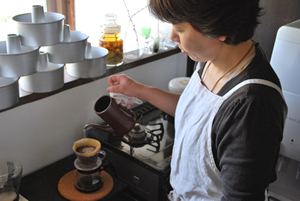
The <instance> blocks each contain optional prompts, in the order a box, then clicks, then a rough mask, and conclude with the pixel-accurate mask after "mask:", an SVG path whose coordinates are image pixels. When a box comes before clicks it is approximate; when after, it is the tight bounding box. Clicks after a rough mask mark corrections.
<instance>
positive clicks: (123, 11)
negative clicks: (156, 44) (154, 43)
mask: <svg viewBox="0 0 300 201" xmlns="http://www.w3.org/2000/svg"><path fill="white" fill-rule="evenodd" d="M124 2H125V3H126V6H127V8H126V7H125V3H124ZM147 2H148V0H109V1H108V0H86V1H82V0H75V22H76V30H77V31H81V32H83V33H85V34H87V35H89V39H88V41H89V42H90V43H91V44H92V45H94V46H98V41H99V37H100V35H101V30H100V26H101V24H103V23H104V15H105V14H106V13H114V14H117V20H116V22H117V24H119V25H121V37H123V39H124V35H125V32H126V30H127V29H128V27H129V26H128V23H129V15H130V16H133V15H134V16H133V17H132V21H133V23H134V25H135V28H136V30H137V32H139V33H141V27H142V26H150V27H151V35H152V36H153V35H155V34H156V33H157V23H158V20H157V19H155V18H154V17H153V16H151V15H150V14H149V11H148V8H147ZM127 9H128V11H127ZM128 12H129V15H128ZM159 26H160V29H161V27H166V28H167V29H169V31H170V29H171V25H170V24H166V23H161V22H160V24H159Z"/></svg>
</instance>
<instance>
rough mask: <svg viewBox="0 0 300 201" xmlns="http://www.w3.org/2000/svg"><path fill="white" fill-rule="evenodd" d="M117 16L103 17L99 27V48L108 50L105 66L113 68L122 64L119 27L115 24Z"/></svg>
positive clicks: (108, 15)
mask: <svg viewBox="0 0 300 201" xmlns="http://www.w3.org/2000/svg"><path fill="white" fill-rule="evenodd" d="M116 19H117V15H115V14H112V13H108V14H106V15H105V23H104V24H103V25H102V26H101V34H102V35H101V37H100V39H99V46H100V47H104V48H106V49H107V50H108V55H107V62H106V64H107V66H110V67H114V66H119V65H121V64H122V63H123V40H122V39H121V37H120V32H121V26H120V25H118V24H116Z"/></svg>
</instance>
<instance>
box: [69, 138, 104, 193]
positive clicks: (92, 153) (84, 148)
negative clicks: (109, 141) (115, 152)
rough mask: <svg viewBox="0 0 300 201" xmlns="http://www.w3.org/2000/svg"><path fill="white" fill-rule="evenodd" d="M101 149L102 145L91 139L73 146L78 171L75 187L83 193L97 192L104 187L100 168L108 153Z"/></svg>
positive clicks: (79, 141)
mask: <svg viewBox="0 0 300 201" xmlns="http://www.w3.org/2000/svg"><path fill="white" fill-rule="evenodd" d="M100 147H101V143H100V142H99V141H98V140H95V139H91V138H83V139H80V140H78V141H76V142H75V143H74V145H73V151H74V152H75V154H76V156H77V159H76V160H75V161H74V166H75V167H76V169H77V173H76V181H75V186H76V188H77V189H79V190H81V191H87V192H88V191H95V190H98V189H99V188H101V187H102V185H103V179H102V176H101V172H100V171H101V169H100V166H101V164H102V160H103V159H104V158H105V156H106V152H105V151H103V150H100ZM100 154H101V157H99V155H100Z"/></svg>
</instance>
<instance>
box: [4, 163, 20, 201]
mask: <svg viewBox="0 0 300 201" xmlns="http://www.w3.org/2000/svg"><path fill="white" fill-rule="evenodd" d="M21 177H22V165H21V163H20V162H18V161H16V160H11V159H0V200H2V201H6V200H7V201H18V200H19V188H20V184H21Z"/></svg>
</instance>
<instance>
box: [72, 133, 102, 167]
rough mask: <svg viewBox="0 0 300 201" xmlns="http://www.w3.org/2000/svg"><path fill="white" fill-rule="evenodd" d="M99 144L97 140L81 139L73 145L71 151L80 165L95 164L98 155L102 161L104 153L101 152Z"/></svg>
mask: <svg viewBox="0 0 300 201" xmlns="http://www.w3.org/2000/svg"><path fill="white" fill-rule="evenodd" d="M100 148H101V143H100V142H99V141H98V140H95V139H90V138H82V139H80V140H78V141H76V142H74V145H73V151H74V152H75V154H76V156H77V158H78V159H79V160H80V161H81V163H83V164H84V163H95V162H97V161H98V158H99V157H98V155H99V154H101V155H102V156H103V157H102V158H101V159H103V158H104V157H105V156H106V153H105V152H104V151H102V150H100Z"/></svg>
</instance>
